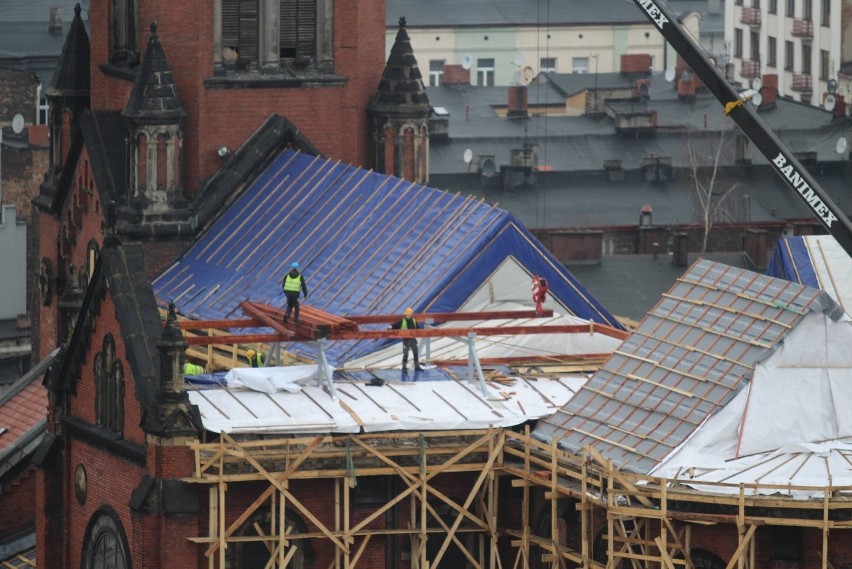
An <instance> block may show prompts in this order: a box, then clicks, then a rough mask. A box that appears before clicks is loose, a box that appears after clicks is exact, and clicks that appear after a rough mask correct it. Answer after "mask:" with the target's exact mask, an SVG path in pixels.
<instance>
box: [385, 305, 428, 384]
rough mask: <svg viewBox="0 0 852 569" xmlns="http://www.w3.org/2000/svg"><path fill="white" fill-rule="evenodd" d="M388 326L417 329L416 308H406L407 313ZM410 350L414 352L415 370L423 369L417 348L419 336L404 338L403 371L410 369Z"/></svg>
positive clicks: (400, 328)
mask: <svg viewBox="0 0 852 569" xmlns="http://www.w3.org/2000/svg"><path fill="white" fill-rule="evenodd" d="M388 328H389V329H391V330H416V329H417V320H415V319H414V310H413V309H411V308H406V309H405V315H404V316H403V317H402V318H401V319H400V320H398V321H397V322H394V323H393V324H391V325H390V326H388ZM409 350H410V351H411V352H412V353H413V354H414V370H415V371H423V368H422V367H420V354H419V352H418V350H417V338H403V339H402V371H406V370H407V369H408V352H409Z"/></svg>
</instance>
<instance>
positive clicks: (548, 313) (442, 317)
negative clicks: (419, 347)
mask: <svg viewBox="0 0 852 569" xmlns="http://www.w3.org/2000/svg"><path fill="white" fill-rule="evenodd" d="M413 316H414V318H418V319H420V320H421V321H424V320H425V319H426V318H431V319H432V320H433V321H435V322H457V321H459V320H515V319H518V318H550V317H552V316H553V311H552V310H543V311H542V313H541V314H540V315H539V314H536V313H535V310H502V311H491V312H422V313H418V314H414V315H413ZM401 317H402V315H401V314H375V315H369V316H367V315H361V316H351V315H350V316H347V317H346V318H347V319H348V320H351V321H352V322H355V323H356V324H390V323H392V322H396V321H397V320H399V319H400V318H401Z"/></svg>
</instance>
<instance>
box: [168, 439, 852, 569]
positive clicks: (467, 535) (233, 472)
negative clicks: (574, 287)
mask: <svg viewBox="0 0 852 569" xmlns="http://www.w3.org/2000/svg"><path fill="white" fill-rule="evenodd" d="M190 447H191V448H192V449H193V451H194V452H195V457H196V458H195V464H196V467H195V475H194V476H192V477H190V478H187V479H185V480H186V481H188V482H193V483H197V484H202V485H209V487H210V492H209V498H210V501H209V510H210V523H209V532H208V535H206V536H198V537H195V538H193V539H192V541H193V542H195V543H198V544H200V545H199V546H200V547H205V554H206V555H207V557H208V559H209V566H210V567H224V566H225V555H224V553H225V550H226V548H227V547H228V546H229V545H231V544H237V543H245V542H252V541H255V542H263V543H265V544H267V547H268V549H269V551H270V552H271V555H273V556H274V557H275V558H277V562H278V564H277V565H274V566H276V567H283V566H285V565H283V564H282V563H283V561H284V559H285V558H287V557H288V556H290V557H292V556H293V555H295V551H296V549H298V548H299V547H300V544H302V543H306V541H305V540H323V541H325V542H330V543H331V544H332V546H333V547H334V549H335V562H334V563H333V566H334V567H346V568H353V567H356V566H357V562H358V560H359V559H360V558H361V555H362V554H363V552H364V551H365V548H366V546H367V544H368V543H369V542H370V540H371V539H374V538H378V537H380V536H408V537H409V540H410V544H411V566H412V567H416V568H420V569H425V568H427V567H434V566H436V565H437V564H438V563H439V562H440V560H441V558H442V557H443V556H444V555H445V553H446V552H447V550H448V548H450V547H451V546H454V547H456V549H457V550H458V551H460V552H461V553H462V555H464V557H465V561H466V562H467V563H468V564H469V566H471V567H481V568H485V567H488V568H496V567H504V566H505V565H503V563H502V562H501V561H500V558H501V553H502V554H505V553H506V552H507V551H509V552H510V553H511V557H512V558H513V559H515V560H516V561H515V565H514V567H530V566H535V567H539V566H547V565H552V566H556V565H559V564H561V563H568V564H569V566H582V567H605V566H607V565H605V564H604V562H605V561H606V560H607V559H608V560H609V565H608V566H610V567H615V566H617V565H618V563H619V561H620V560H623V561H624V562H627V563H643V564H644V563H652V564H653V566H658V567H693V564H692V561H691V560H690V559H689V555H688V552H689V551H690V550H691V549H692V548H693V547H695V544H694V543H693V537H692V533H693V530H694V529H695V528H700V527H702V526H706V525H720V524H725V525H730V526H731V527H732V528H736V531H737V534H738V535H739V539H738V547H737V548H736V551H735V552H734V554H733V556H732V557H731V559H730V560H729V562H728V567H733V566H735V565H736V566H740V567H748V568H752V567H756V565H754V560H753V547H754V534H755V531H756V528H758V527H760V526H797V527H802V528H813V529H814V530H817V531H820V532H821V534H822V539H823V550H824V551H828V543H829V542H828V539H829V532H830V530H835V532H836V530H840V529H852V488H848V487H827V488H821V490H823V491H824V492H825V495H824V498H823V499H811V500H798V499H792V498H789V497H783V496H762V495H747V492H748V490H750V489H755V488H761V489H765V488H766V487H764V486H761V485H759V484H735V485H733V486H736V487H737V488H738V490H739V492H738V493H737V494H722V493H714V492H713V491H712V488H713V487H714V486H719V487H720V488H721V487H722V486H732V485H725V484H720V483H704V482H702V483H701V485H702V487H705V488H708V489H711V490H709V491H699V490H695V489H692V488H689V487H687V486H685V485H684V484H685V483H688V482H689V480H687V479H684V480H672V479H660V478H655V477H652V476H643V475H637V474H634V473H630V472H624V471H621V470H619V469H617V468H615V467H614V466H613V465H612V464H611V462H610V461H607V460H606V459H605V458H604V457H602V456H601V455H599V454H598V453H597V452H596V451H594V449H591V448H589V447H586V448H585V449H584V450H583V451H582V453H581V454H580V455H579V456H578V455H572V454H569V453H567V452H565V451H563V450H561V449H559V448H557V447H556V446H555V444H547V443H544V442H541V441H538V440H536V439H534V438H532V437H531V435H530V433H529V430H528V429H527V430H525V432H523V433H519V432H515V431H512V430H509V429H488V430H461V431H443V432H435V433H410V432H395V433H378V434H375V433H371V434H360V435H344V436H316V437H310V436H306V437H286V438H275V439H273V438H268V439H256V440H245V441H237V440H236V439H234V438H232V437H231V436H228V435H224V434H223V436H222V438H221V440H220V441H218V442H214V443H204V444H198V443H193V444H190ZM453 474H464V475H466V476H467V477H468V479H469V480H470V484H469V485H468V487H467V492H466V494H465V495H463V496H457V497H456V498H455V499H454V498H451V497H449V496H448V495H447V494H446V493H445V492H443V491H441V489H440V488H438V487H436V485H435V483H436V482H437V481H438V480H439V477H441V476H443V475H453ZM372 476H392V477H394V478H396V480H397V482H398V485H397V486H395V488H396V490H397V492H396V493H395V495H393V496H392V497H390V498H389V499H388V500H386V501H384V502H383V503H381V504H375V505H374V506H373V507H374V510H373V511H372V512H370V513H365V512H364V511H363V508H362V510H361V511H360V513H361V518H360V519H359V520H357V521H356V520H354V519H352V518H351V517H350V514H351V511H352V504H353V498H352V493H353V489H354V488H356V486H357V484H358V480H359V479H362V480H363V479H365V478H367V477H372ZM304 480H327V481H331V482H332V484H333V485H334V514H333V523H326V522H324V521H322V520H320V519H318V518H317V517H316V516H315V515H314V514H313V513H312V512H311V511H310V509H309V508H308V507H307V506H306V505H305V504H304V503H303V502H302V501H300V500H304V498H305V497H304V496H298V495H297V491H296V490H294V489H293V488H292V487H291V484H293V485H298V484H299V482H300V481H304ZM258 482H261V483H263V484H264V485H265V486H266V489H265V490H263V492H261V493H260V495H259V496H258V498H257V499H256V500H255V501H254V502H253V503H252V504H251V505H250V506H248V507H247V508H246V507H244V506H242V507H240V506H235V505H233V504H229V503H228V502H227V494H228V487H229V486H230V485H234V484H246V483H249V484H250V483H258ZM510 488H515V489H516V490H515V491H516V492H518V494H519V495H520V499H519V501H520V506H521V511H520V512H508V511H507V512H505V513H504V512H503V511H502V510H500V505H501V502H500V500H499V499H498V498H499V497H500V496H501V492H506V491H507V490H508V489H510ZM777 489H778V490H779V492H781V491H787V492H793V491H795V490H798V489H802V488H800V487H792V486H788V487H779V488H777ZM423 504H425V506H426V507H425V508H423V507H421V506H422V505H423ZM434 504H440V506H441V508H442V509H443V510H442V512H438V511H437V509H436V507H435V505H434ZM566 504H567V505H569V506H570V505H572V504H573V506H574V509H575V510H576V511H577V514H578V516H579V519H580V525H579V527H580V530H579V532H578V533H579V534H580V535H579V539H576V538H575V543H574V546H573V547H572V546H569V545H568V544H566V543H563V542H564V540H565V538H564V536H562V537H560V531H562V530H561V529H560V524H559V523H557V521H558V520H557V517H558V516H557V512H558V509H559V507H560V506H564V505H566ZM403 506H407V508H404V509H405V510H406V511H407V514H408V516H409V519H408V521H407V522H406V523H402V520H401V521H400V524H399V525H400V526H404V527H384V528H382V527H376V525H375V522H376V520H381V519H382V517H383V516H385V515H386V514H388V513H389V512H390V511H392V510H394V509H395V508H400V507H403ZM536 506H538V507H539V510H540V511H546V510H548V509H549V510H550V517H549V519H550V522H549V525H550V527H549V528H547V530H546V531H545V532H543V533H544V535H535V534H533V533H532V531H531V530H532V525H533V523H532V520H533V516H534V515H535V514H536V512H535V511H533V510H534V508H535V507H536ZM288 508H289V509H292V510H295V511H297V512H298V513H299V514H300V515H302V516H303V517H305V518H306V519H308V520H309V521H310V523H311V525H312V526H314V527H315V528H316V530H317V531H304V532H296V531H293V528H292V526H287V524H286V523H284V522H283V520H284V518H283V516H282V512H283V511H284V509H288ZM263 509H268V510H269V512H270V514H269V515H270V517H271V518H276V517H277V518H280V520H281V522H280V523H278V524H277V525H273V528H275V529H274V531H273V532H271V533H269V534H266V535H255V536H245V535H236V534H235V532H236V530H237V529H238V528H239V526H240V525H241V524H242V523H244V522H245V521H246V520H247V519H249V518H250V517H251V516H252V515H254V514H255V513H256V512H257V511H261V510H263ZM232 510H233V512H232ZM447 512H449V515H447ZM442 514H443V515H442ZM234 516H236V517H234ZM285 526H287V527H285ZM513 526H514V527H513ZM288 527H289V529H288ZM281 528H284V530H283V531H282V529H281ZM843 537H844V534H840V537H838V538H837V539H843ZM429 540H437V542H438V543H440V547H439V548H438V549H437V552H435V551H434V549H433V550H432V557H431V558H429V557H428V556H427V548H426V543H427V542H428V541H429ZM601 544H604V545H605V546H606V552H605V553H602V546H601ZM533 557H536V559H535V560H534V563H531V562H532V561H533V559H532V558H533ZM596 559H597V560H596ZM823 559H825V556H824V557H823ZM217 560H218V562H217ZM541 563H544V564H545V565H541ZM822 566H823V567H826V568H827V567H828V565H827V564H826V562H825V561H824V562H823V564H822Z"/></svg>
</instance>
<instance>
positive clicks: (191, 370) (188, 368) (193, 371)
mask: <svg viewBox="0 0 852 569" xmlns="http://www.w3.org/2000/svg"><path fill="white" fill-rule="evenodd" d="M203 373H204V367H203V366H200V365H198V364H194V363H192V362H190V361H189V360H187V361H186V363H184V364H183V374H184V375H202V374H203Z"/></svg>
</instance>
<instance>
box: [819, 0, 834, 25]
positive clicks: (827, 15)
mask: <svg viewBox="0 0 852 569" xmlns="http://www.w3.org/2000/svg"><path fill="white" fill-rule="evenodd" d="M821 12H822V16H821V18H820V20H821V21H820V23H821V24H822V25H823V26H825V27H828V26H830V25H831V0H822V11H821Z"/></svg>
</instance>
